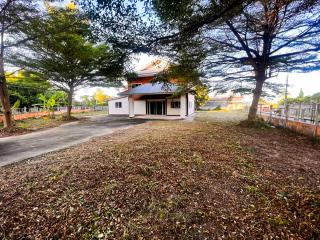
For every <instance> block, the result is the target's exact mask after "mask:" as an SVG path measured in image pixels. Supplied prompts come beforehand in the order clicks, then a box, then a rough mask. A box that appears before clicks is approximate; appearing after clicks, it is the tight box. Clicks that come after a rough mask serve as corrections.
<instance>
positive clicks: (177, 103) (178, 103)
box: [170, 100, 181, 109]
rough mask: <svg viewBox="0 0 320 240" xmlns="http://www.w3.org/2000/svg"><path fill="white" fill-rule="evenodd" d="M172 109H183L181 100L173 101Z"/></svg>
mask: <svg viewBox="0 0 320 240" xmlns="http://www.w3.org/2000/svg"><path fill="white" fill-rule="evenodd" d="M170 107H171V108H172V109H180V108H181V101H180V100H172V101H171V103H170Z"/></svg>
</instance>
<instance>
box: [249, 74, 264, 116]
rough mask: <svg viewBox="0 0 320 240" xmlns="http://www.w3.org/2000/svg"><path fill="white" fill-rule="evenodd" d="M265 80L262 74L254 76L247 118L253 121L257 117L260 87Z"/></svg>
mask: <svg viewBox="0 0 320 240" xmlns="http://www.w3.org/2000/svg"><path fill="white" fill-rule="evenodd" d="M264 81H265V77H264V75H262V76H261V75H260V76H259V75H258V76H257V77H256V87H255V89H254V90H253V99H252V103H251V106H250V110H249V115H248V120H250V121H253V120H256V118H257V111H258V105H259V100H260V97H261V94H262V87H263V83H264Z"/></svg>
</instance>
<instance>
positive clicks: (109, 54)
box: [14, 7, 126, 119]
mask: <svg viewBox="0 0 320 240" xmlns="http://www.w3.org/2000/svg"><path fill="white" fill-rule="evenodd" d="M35 32H37V34H39V32H40V33H41V34H40V35H41V37H38V38H36V39H35V40H33V41H32V42H30V44H28V49H29V50H30V51H31V52H32V54H29V55H17V56H16V57H15V60H14V62H15V63H16V64H17V65H19V66H23V67H25V68H26V69H28V70H29V71H34V72H36V73H37V74H39V75H40V76H41V77H42V78H43V79H48V81H49V82H50V83H51V84H52V85H53V86H54V87H56V88H57V89H59V90H61V91H64V92H66V93H67V95H68V104H67V106H68V111H67V119H69V118H70V116H71V109H72V101H73V95H74V92H75V91H76V90H77V89H79V88H81V87H84V86H116V85H120V84H121V81H120V80H121V79H122V75H123V72H124V62H125V60H126V55H125V54H124V53H123V52H120V51H116V50H114V49H112V48H111V47H109V46H107V45H105V44H95V43H94V42H90V41H89V40H88V36H89V35H90V28H89V23H88V20H87V19H86V18H85V17H84V16H83V15H82V14H81V13H80V11H79V10H78V9H76V8H73V9H70V8H67V9H63V8H57V7H50V8H49V11H48V17H47V18H46V19H45V20H43V22H39V24H38V27H37V28H35ZM33 34H35V33H31V35H33Z"/></svg>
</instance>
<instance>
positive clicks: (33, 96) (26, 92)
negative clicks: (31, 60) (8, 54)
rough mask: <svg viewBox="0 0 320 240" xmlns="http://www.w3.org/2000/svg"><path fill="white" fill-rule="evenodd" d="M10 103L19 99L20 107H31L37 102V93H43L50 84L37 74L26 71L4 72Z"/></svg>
mask: <svg viewBox="0 0 320 240" xmlns="http://www.w3.org/2000/svg"><path fill="white" fill-rule="evenodd" d="M6 79H7V86H8V90H9V96H10V97H9V99H10V104H11V105H12V104H14V103H15V102H16V101H17V100H19V101H20V107H28V108H29V107H31V106H32V105H33V104H35V103H37V101H38V100H37V95H38V94H40V93H45V92H46V91H47V90H48V89H49V88H50V84H49V83H48V82H47V81H44V80H42V79H41V78H40V77H39V76H38V75H35V74H31V73H29V72H26V71H17V72H13V73H6Z"/></svg>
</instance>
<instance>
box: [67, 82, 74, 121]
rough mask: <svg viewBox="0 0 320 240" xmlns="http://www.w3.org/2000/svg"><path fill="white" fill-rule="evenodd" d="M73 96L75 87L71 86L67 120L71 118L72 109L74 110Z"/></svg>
mask: <svg viewBox="0 0 320 240" xmlns="http://www.w3.org/2000/svg"><path fill="white" fill-rule="evenodd" d="M72 97H73V88H70V91H69V92H68V106H67V116H66V117H67V120H69V119H70V118H71V110H72Z"/></svg>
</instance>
